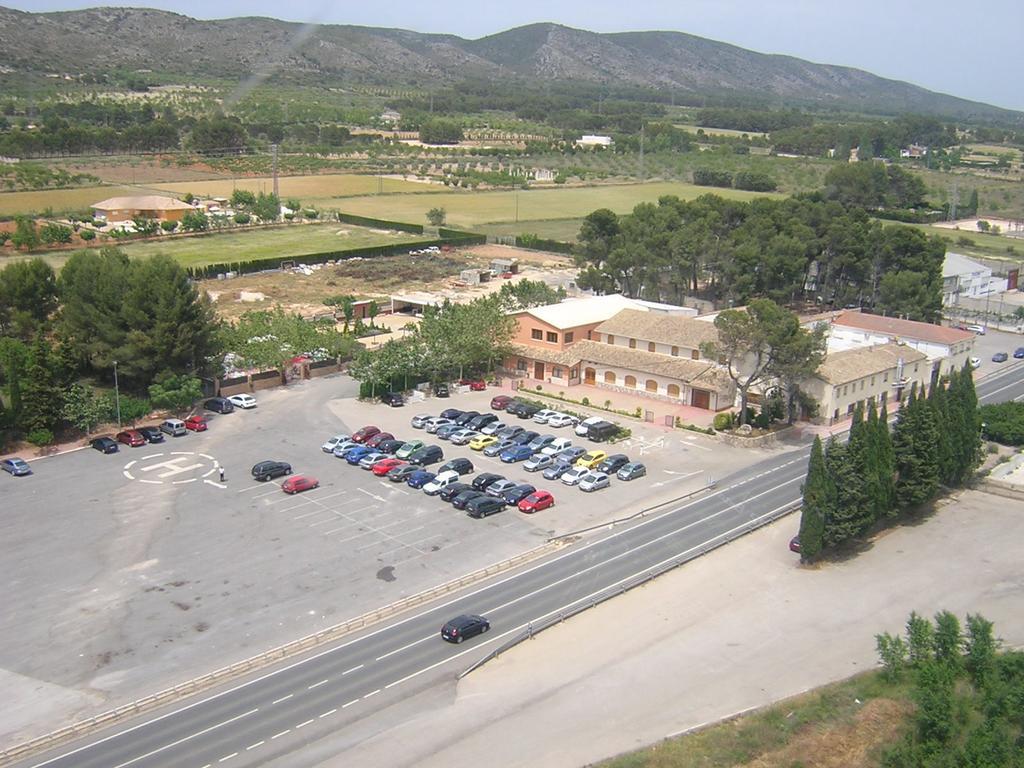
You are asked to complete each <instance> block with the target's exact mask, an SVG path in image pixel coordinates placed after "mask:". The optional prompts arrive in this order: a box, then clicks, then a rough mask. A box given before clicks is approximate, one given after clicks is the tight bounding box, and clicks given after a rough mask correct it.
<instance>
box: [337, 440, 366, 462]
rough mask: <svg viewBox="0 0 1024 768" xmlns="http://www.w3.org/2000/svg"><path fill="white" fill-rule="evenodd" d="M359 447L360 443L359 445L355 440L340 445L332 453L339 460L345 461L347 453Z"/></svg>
mask: <svg viewBox="0 0 1024 768" xmlns="http://www.w3.org/2000/svg"><path fill="white" fill-rule="evenodd" d="M359 445H360V443H357V442H355V441H354V440H346V441H345V442H343V443H338V444H337V445H336V446H334V450H333V451H331V453H333V454H334V455H335V456H336V457H337V458H339V459H344V458H345V454H346V453H348V452H349V451H351V450H352V449H353V448H358V447H359Z"/></svg>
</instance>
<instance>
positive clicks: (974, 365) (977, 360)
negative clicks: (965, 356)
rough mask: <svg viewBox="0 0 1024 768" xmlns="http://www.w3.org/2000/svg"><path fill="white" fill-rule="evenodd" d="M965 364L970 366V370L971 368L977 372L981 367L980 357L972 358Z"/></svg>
mask: <svg viewBox="0 0 1024 768" xmlns="http://www.w3.org/2000/svg"><path fill="white" fill-rule="evenodd" d="M967 362H968V363H970V364H971V368H973V369H974V370H978V369H979V368H980V367H981V358H980V357H972V358H971V359H970V360H968V361H967Z"/></svg>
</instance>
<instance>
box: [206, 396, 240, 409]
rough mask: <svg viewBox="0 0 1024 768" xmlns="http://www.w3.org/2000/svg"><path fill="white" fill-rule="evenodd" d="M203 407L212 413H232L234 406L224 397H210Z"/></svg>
mask: <svg viewBox="0 0 1024 768" xmlns="http://www.w3.org/2000/svg"><path fill="white" fill-rule="evenodd" d="M203 408H205V409H206V410H208V411H213V412H214V413H234V412H235V406H234V404H232V402H231V401H230V400H228V399H227V398H226V397H211V398H210V399H209V400H207V401H206V402H205V403H203Z"/></svg>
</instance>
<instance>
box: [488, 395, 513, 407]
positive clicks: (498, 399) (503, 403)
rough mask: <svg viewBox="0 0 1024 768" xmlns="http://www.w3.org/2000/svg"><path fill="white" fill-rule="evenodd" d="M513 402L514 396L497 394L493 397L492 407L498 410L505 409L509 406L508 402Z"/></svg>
mask: <svg viewBox="0 0 1024 768" xmlns="http://www.w3.org/2000/svg"><path fill="white" fill-rule="evenodd" d="M511 402H512V398H511V397H509V396H508V395H496V396H495V397H492V398H491V408H493V409H494V410H496V411H504V410H505V408H507V407H508V404H509V403H511Z"/></svg>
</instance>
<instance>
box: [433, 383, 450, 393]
mask: <svg viewBox="0 0 1024 768" xmlns="http://www.w3.org/2000/svg"><path fill="white" fill-rule="evenodd" d="M448 395H449V392H448V385H447V384H445V383H444V382H441V383H440V384H438V385H437V386H435V387H434V397H448Z"/></svg>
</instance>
